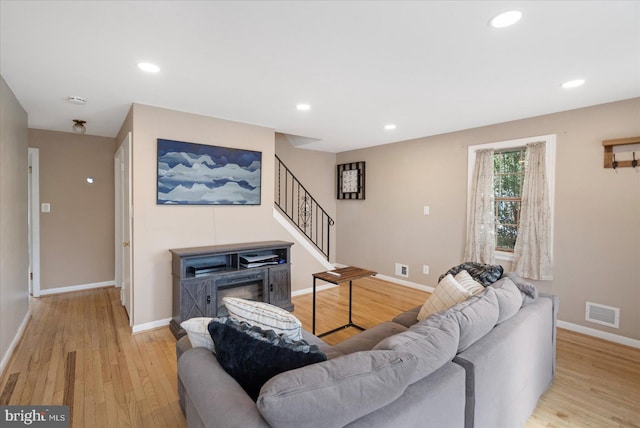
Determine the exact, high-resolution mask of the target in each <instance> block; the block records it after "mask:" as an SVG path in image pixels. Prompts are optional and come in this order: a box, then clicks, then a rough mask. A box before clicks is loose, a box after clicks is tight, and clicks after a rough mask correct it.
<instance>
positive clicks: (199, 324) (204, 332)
mask: <svg viewBox="0 0 640 428" xmlns="http://www.w3.org/2000/svg"><path fill="white" fill-rule="evenodd" d="M212 319H213V318H207V317H196V318H190V319H188V320H186V321H182V323H180V326H181V327H182V328H183V329H184V331H186V332H187V336H188V337H189V342H191V346H193V347H194V348H207V349H208V350H210V351H211V352H216V349H215V347H214V345H213V339H211V335H210V334H209V328H208V327H209V323H210V322H211V320H212Z"/></svg>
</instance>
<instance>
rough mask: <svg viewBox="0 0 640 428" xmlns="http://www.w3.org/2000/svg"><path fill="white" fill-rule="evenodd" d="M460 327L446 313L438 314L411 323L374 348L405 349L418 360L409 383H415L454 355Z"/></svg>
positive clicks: (404, 350)
mask: <svg viewBox="0 0 640 428" xmlns="http://www.w3.org/2000/svg"><path fill="white" fill-rule="evenodd" d="M459 336H460V328H459V326H458V321H457V320H456V319H455V318H453V317H452V316H450V315H449V314H448V313H446V312H445V313H443V312H440V313H437V314H434V315H431V316H430V317H428V318H426V319H425V320H423V321H420V322H418V323H417V324H414V325H412V326H411V327H410V328H409V329H408V330H406V331H404V332H402V333H399V334H396V335H394V336H390V337H388V338H386V339H384V340H382V341H381V342H380V343H378V344H377V345H376V346H375V347H374V348H373V349H380V350H383V349H388V350H392V351H402V352H408V353H410V354H412V355H414V356H415V357H416V358H417V359H418V363H417V367H416V370H415V372H414V373H413V376H412V377H411V381H410V383H414V382H416V381H418V380H420V379H422V378H424V377H426V376H428V375H429V374H431V373H433V372H434V371H436V370H438V369H439V368H440V367H442V366H443V365H444V364H445V363H446V362H448V361H451V360H452V359H453V357H455V355H456V352H457V350H458V338H459Z"/></svg>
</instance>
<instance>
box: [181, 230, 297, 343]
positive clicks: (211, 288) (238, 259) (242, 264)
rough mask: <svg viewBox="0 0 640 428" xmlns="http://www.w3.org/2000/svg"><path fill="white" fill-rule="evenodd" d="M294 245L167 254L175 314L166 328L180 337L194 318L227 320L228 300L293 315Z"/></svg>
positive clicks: (268, 244)
mask: <svg viewBox="0 0 640 428" xmlns="http://www.w3.org/2000/svg"><path fill="white" fill-rule="evenodd" d="M292 245H293V243H292V242H284V241H264V242H249V243H243V244H228V245H214V246H210V247H194V248H179V249H172V250H169V251H170V252H171V271H172V275H173V315H172V319H171V322H170V324H169V327H170V328H171V332H172V333H173V334H174V336H176V338H179V337H181V336H183V335H184V334H185V332H184V330H183V329H182V327H180V323H181V322H182V321H184V320H187V319H189V318H195V317H218V316H224V315H227V311H226V309H225V307H224V304H223V303H222V298H223V297H226V296H230V297H241V298H244V299H250V300H257V301H261V302H267V303H271V304H272V305H276V306H279V307H281V308H283V309H286V310H288V311H293V304H292V303H291V246H292Z"/></svg>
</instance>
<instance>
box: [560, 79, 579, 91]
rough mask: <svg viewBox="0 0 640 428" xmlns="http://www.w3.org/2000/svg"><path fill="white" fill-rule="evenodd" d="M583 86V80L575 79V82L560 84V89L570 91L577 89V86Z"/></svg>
mask: <svg viewBox="0 0 640 428" xmlns="http://www.w3.org/2000/svg"><path fill="white" fill-rule="evenodd" d="M582 85H584V79H576V80H569V81H568V82H564V83H563V84H562V87H563V88H564V89H571V88H577V87H578V86H582Z"/></svg>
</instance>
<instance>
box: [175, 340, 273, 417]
mask: <svg viewBox="0 0 640 428" xmlns="http://www.w3.org/2000/svg"><path fill="white" fill-rule="evenodd" d="M178 379H179V381H181V382H182V384H183V385H184V392H185V406H186V416H187V426H200V425H201V426H207V427H213V426H221V427H229V428H236V427H237V428H254V427H260V428H266V427H269V424H267V422H266V421H265V420H264V419H263V418H262V416H261V415H260V412H258V408H257V407H256V403H255V402H254V401H253V400H252V399H251V397H249V396H248V395H247V393H246V392H245V391H244V389H242V387H241V386H240V385H239V384H238V383H237V382H236V381H235V380H234V379H233V378H232V377H231V376H229V374H227V372H225V371H224V369H223V368H222V367H221V366H220V364H219V363H218V360H217V359H216V357H215V355H213V353H212V352H211V351H209V350H207V349H204V348H194V349H191V350H189V351H186V352H185V353H184V354H182V356H181V357H180V359H179V360H178ZM190 420H193V423H191V422H190ZM198 420H200V421H201V424H198V423H197V422H196V421H198Z"/></svg>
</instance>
